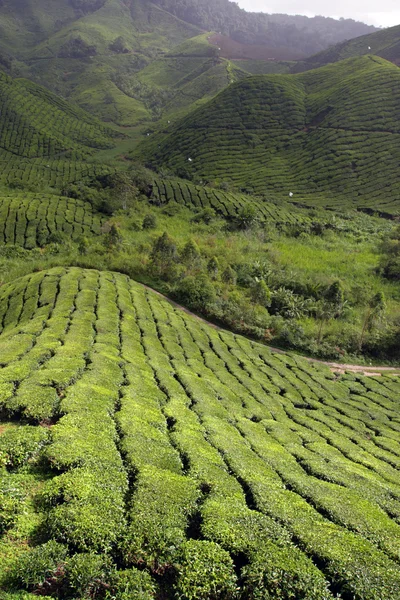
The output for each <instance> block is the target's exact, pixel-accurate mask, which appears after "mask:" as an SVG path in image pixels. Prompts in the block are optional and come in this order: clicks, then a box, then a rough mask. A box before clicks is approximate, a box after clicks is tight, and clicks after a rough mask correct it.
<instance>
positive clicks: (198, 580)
mask: <svg viewBox="0 0 400 600" xmlns="http://www.w3.org/2000/svg"><path fill="white" fill-rule="evenodd" d="M178 570H179V576H178V580H177V583H176V597H177V598H179V600H216V599H218V600H222V599H226V600H228V599H230V598H236V597H237V580H236V576H235V573H234V570H233V561H232V559H231V557H230V555H229V553H228V552H227V551H226V550H223V549H222V548H221V547H220V546H219V545H218V544H216V543H214V542H207V541H197V540H189V541H188V542H186V543H185V544H184V545H183V546H182V558H181V561H180V565H179V567H178Z"/></svg>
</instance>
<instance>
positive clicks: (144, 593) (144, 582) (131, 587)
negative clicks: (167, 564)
mask: <svg viewBox="0 0 400 600" xmlns="http://www.w3.org/2000/svg"><path fill="white" fill-rule="evenodd" d="M156 594H157V585H156V583H155V582H154V580H153V579H152V578H151V577H150V575H149V574H148V573H147V572H146V571H139V570H138V569H135V568H134V567H132V568H131V569H127V570H125V571H118V572H117V574H116V575H115V576H114V585H113V589H112V591H111V592H108V593H107V595H106V599H107V600H108V599H109V600H114V598H115V597H116V598H118V600H131V599H132V598H135V599H137V600H152V599H153V598H155V597H156Z"/></svg>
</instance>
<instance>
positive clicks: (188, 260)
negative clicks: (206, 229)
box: [181, 240, 201, 267]
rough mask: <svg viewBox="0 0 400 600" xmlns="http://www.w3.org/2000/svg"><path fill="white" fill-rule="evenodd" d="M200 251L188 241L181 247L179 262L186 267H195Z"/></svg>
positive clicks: (194, 243)
mask: <svg viewBox="0 0 400 600" xmlns="http://www.w3.org/2000/svg"><path fill="white" fill-rule="evenodd" d="M200 258H201V254H200V250H199V247H198V245H197V244H196V242H194V241H193V240H189V241H188V242H186V244H185V245H184V247H183V250H182V254H181V260H182V262H183V263H185V265H187V266H188V267H195V266H197V265H199V263H200Z"/></svg>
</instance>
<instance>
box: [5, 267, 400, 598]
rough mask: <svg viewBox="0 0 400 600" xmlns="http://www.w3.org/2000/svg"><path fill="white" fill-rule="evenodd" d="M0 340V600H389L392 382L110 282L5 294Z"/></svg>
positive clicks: (394, 523)
mask: <svg viewBox="0 0 400 600" xmlns="http://www.w3.org/2000/svg"><path fill="white" fill-rule="evenodd" d="M0 327H1V334H0V356H1V367H2V369H1V374H0V406H1V423H0V427H1V436H0V464H1V470H0V486H1V489H2V495H1V496H0V498H1V500H0V531H1V541H0V565H1V570H0V573H1V575H0V587H2V589H3V590H7V591H8V592H9V593H8V595H7V594H6V595H5V596H4V595H3V596H2V597H4V598H9V599H11V598H12V599H14V598H19V597H20V595H19V594H20V593H22V592H23V590H26V591H28V592H32V593H34V594H40V595H46V594H47V595H51V596H55V597H59V598H83V597H108V598H123V599H125V598H128V597H130V598H161V597H162V598H182V599H184V598H185V599H186V598H203V599H206V598H207V599H208V598H246V599H250V598H251V599H252V598H287V599H289V598H304V599H310V600H314V599H315V600H317V599H318V600H328V599H330V598H335V597H342V598H357V599H360V600H361V599H362V600H364V599H365V600H377V599H379V600H395V599H397V598H400V591H399V590H400V564H399V548H400V486H399V478H398V469H399V466H400V417H399V406H398V395H399V391H400V383H399V381H398V380H397V378H396V377H391V376H388V375H382V376H381V377H370V378H365V377H363V376H361V375H351V374H348V375H342V376H336V375H334V374H333V373H331V371H330V370H329V369H328V368H327V367H325V366H322V365H318V364H317V363H313V364H312V363H309V362H307V361H306V360H305V359H302V358H298V357H295V356H289V355H285V354H276V353H272V352H271V351H270V350H269V349H268V348H266V347H265V346H263V345H260V344H257V343H255V342H251V341H249V340H247V339H245V338H242V337H240V336H235V335H233V334H230V333H227V332H224V331H222V330H218V329H216V328H213V327H211V326H209V325H207V324H205V323H204V322H201V321H199V320H198V319H196V318H194V317H193V316H191V315H188V314H187V313H186V312H184V311H183V310H181V309H179V308H176V307H174V306H173V305H171V304H170V303H169V302H168V301H166V300H164V299H162V298H160V296H158V295H156V294H155V293H154V292H152V291H148V290H146V289H145V288H144V287H142V286H141V285H139V284H137V283H135V282H133V281H132V280H130V279H128V278H127V277H126V276H123V275H120V274H115V273H111V272H99V271H95V270H83V269H79V268H60V267H57V268H53V269H51V270H48V271H41V272H38V273H33V274H32V275H29V276H26V277H23V278H21V279H19V280H17V281H15V282H13V283H10V284H6V285H4V286H3V287H2V288H1V290H0ZM25 597H28V596H25Z"/></svg>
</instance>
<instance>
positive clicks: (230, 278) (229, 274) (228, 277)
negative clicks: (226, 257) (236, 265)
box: [221, 266, 237, 285]
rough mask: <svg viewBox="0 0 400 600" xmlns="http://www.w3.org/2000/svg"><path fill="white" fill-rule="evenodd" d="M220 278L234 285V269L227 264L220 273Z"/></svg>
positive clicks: (235, 277)
mask: <svg viewBox="0 0 400 600" xmlns="http://www.w3.org/2000/svg"><path fill="white" fill-rule="evenodd" d="M221 279H222V281H223V282H224V283H227V284H230V285H235V284H236V280H237V275H236V271H235V270H234V269H232V267H231V266H227V267H226V269H225V270H224V272H223V273H222V276H221Z"/></svg>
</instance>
